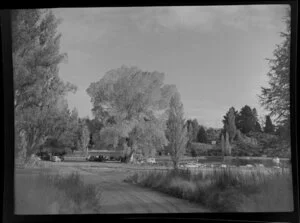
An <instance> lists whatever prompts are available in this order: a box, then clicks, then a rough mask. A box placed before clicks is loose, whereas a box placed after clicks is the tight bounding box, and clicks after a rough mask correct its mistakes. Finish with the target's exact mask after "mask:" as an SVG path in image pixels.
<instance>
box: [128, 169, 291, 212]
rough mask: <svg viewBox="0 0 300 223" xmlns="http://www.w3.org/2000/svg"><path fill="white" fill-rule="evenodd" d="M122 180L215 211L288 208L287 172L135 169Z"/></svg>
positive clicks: (266, 210) (289, 186) (282, 209)
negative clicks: (206, 171) (269, 173)
mask: <svg viewBox="0 0 300 223" xmlns="http://www.w3.org/2000/svg"><path fill="white" fill-rule="evenodd" d="M125 181H127V182H130V183H135V184H138V185H141V186H144V187H150V188H153V189H154V190H158V191H161V192H164V193H167V194H170V195H173V196H176V197H178V198H182V199H187V200H189V201H192V202H196V203H199V204H201V205H203V206H205V207H207V208H209V209H210V210H212V211H215V212H235V211H238V212H259V211H264V212H274V211H292V210H293V197H292V196H293V193H292V179H291V176H290V174H286V173H283V172H282V173H276V174H272V175H269V176H267V175H264V174H262V173H260V172H255V173H252V174H251V175H243V174H242V173H239V172H233V171H232V170H230V169H224V170H219V171H217V170H214V171H213V172H212V174H205V172H204V171H201V172H198V173H197V174H192V173H191V171H189V170H178V171H149V172H139V173H135V174H134V175H132V176H130V177H129V178H127V179H126V180H125Z"/></svg>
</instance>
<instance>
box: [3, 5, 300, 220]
mask: <svg viewBox="0 0 300 223" xmlns="http://www.w3.org/2000/svg"><path fill="white" fill-rule="evenodd" d="M10 3H11V4H10ZM13 3H16V2H8V5H7V6H8V7H6V9H4V10H1V11H0V12H1V14H0V22H1V26H0V28H1V37H0V38H1V46H0V47H1V52H2V54H1V62H2V63H1V65H2V71H3V72H2V74H3V75H2V78H1V81H2V83H1V87H3V91H2V92H1V93H3V98H2V99H3V108H4V119H3V120H4V123H3V124H4V125H2V126H3V130H4V134H2V135H4V140H3V142H4V143H3V144H2V145H3V146H4V147H3V149H2V152H3V156H2V157H3V167H4V175H3V176H4V184H3V186H4V187H3V190H2V191H3V209H2V210H3V215H2V216H3V217H2V219H3V222H30V223H33V222H57V221H58V222H60V221H62V222H68V221H69V222H74V221H75V222H76V221H78V222H88V221H89V222H94V221H101V220H110V219H111V220H130V221H132V220H143V221H145V220H149V221H156V220H164V221H166V220H169V221H176V220H182V221H186V220H194V221H204V222H206V221H207V222H299V221H300V220H299V219H300V215H299V210H300V208H299V178H298V177H299V160H298V151H297V146H298V145H299V143H298V140H297V132H298V131H299V130H298V125H297V124H298V122H297V121H298V120H297V103H296V99H297V97H296V95H297V93H298V92H297V49H298V45H297V43H298V39H297V38H298V29H297V28H298V24H297V23H298V1H297V0H293V1H282V0H281V1H274V0H273V1H268V0H264V1H237V0H227V1H216V0H212V1H208V0H206V1H191V0H188V1H178V0H177V1H170V0H165V1H143V2H133V1H131V2H129V1H127V2H126V3H125V2H124V3H120V2H113V1H112V2H109V1H103V2H100V1H99V2H98V3H92V2H90V1H85V2H76V3H75V2H73V4H70V3H69V4H67V3H62V2H28V1H26V2H25V1H22V2H18V3H20V4H19V5H17V4H16V5H14V4H13ZM9 4H10V5H9ZM250 4H289V5H290V7H291V52H290V53H291V64H290V65H291V66H290V92H291V94H290V95H291V124H292V125H291V138H292V147H291V154H292V155H291V161H292V176H293V192H294V194H293V198H294V211H293V212H260V213H259V212H257V213H255V212H254V213H240V212H234V213H218V212H215V213H178V214H91V215H90V214H89V215H15V214H14V149H13V148H14V103H13V101H14V91H13V64H12V48H11V46H12V44H11V41H12V39H11V38H12V37H11V19H10V9H26V8H69V7H130V6H183V5H203V6H204V5H250Z"/></svg>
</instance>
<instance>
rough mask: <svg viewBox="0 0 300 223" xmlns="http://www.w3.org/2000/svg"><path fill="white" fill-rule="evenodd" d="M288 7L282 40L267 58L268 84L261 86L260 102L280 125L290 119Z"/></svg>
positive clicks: (287, 123) (286, 123)
mask: <svg viewBox="0 0 300 223" xmlns="http://www.w3.org/2000/svg"><path fill="white" fill-rule="evenodd" d="M290 15H291V12H290V9H288V10H287V13H286V16H285V18H284V21H285V23H286V31H285V32H282V33H281V37H282V38H283V42H282V43H281V44H279V45H277V46H276V49H275V50H274V52H273V58H272V59H267V60H268V62H269V66H270V70H269V72H268V73H267V76H268V77H269V86H268V87H262V91H261V95H260V97H259V99H260V103H261V105H262V106H264V107H265V108H266V109H267V110H269V111H270V116H271V117H275V121H276V122H278V124H280V125H289V121H290V38H291V37H290V36H291V31H290V30H291V19H290Z"/></svg>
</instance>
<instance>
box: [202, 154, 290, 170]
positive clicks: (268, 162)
mask: <svg viewBox="0 0 300 223" xmlns="http://www.w3.org/2000/svg"><path fill="white" fill-rule="evenodd" d="M198 163H202V164H222V163H225V164H227V165H233V166H246V165H248V164H251V165H253V166H255V165H258V164H263V165H264V166H265V167H274V166H276V164H274V163H273V161H272V158H265V159H260V158H237V157H228V158H227V157H226V158H225V159H223V157H205V159H203V158H202V159H198ZM279 166H280V167H285V168H288V167H290V166H291V164H290V161H289V160H288V159H284V160H283V159H281V160H280V164H279Z"/></svg>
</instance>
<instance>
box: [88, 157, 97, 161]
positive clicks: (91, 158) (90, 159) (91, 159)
mask: <svg viewBox="0 0 300 223" xmlns="http://www.w3.org/2000/svg"><path fill="white" fill-rule="evenodd" d="M87 160H88V161H96V157H95V156H88V157H87Z"/></svg>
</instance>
